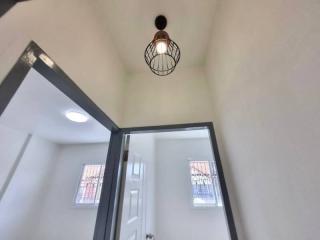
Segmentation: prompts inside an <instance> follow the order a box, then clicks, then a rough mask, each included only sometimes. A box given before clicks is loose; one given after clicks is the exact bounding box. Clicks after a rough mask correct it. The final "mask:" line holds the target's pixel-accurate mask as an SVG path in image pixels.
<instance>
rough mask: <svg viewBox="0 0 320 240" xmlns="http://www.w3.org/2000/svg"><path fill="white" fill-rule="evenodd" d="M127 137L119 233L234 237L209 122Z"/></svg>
mask: <svg viewBox="0 0 320 240" xmlns="http://www.w3.org/2000/svg"><path fill="white" fill-rule="evenodd" d="M125 139H126V145H127V147H126V148H127V149H126V152H127V154H126V155H124V156H125V158H124V163H123V170H122V189H121V196H120V205H119V208H118V209H119V210H118V224H117V226H118V229H117V233H116V235H117V237H116V239H120V240H127V239H130V240H137V239H166V240H174V239H185V240H188V239H190V240H196V239H206V238H208V237H209V236H212V237H213V238H214V239H220V240H229V239H230V236H229V233H228V226H227V218H226V214H225V210H224V204H223V200H222V194H221V187H220V181H219V176H218V172H217V165H216V159H215V157H214V155H213V149H212V144H211V140H210V134H209V130H208V128H206V127H200V128H197V129H179V130H175V131H169V132H168V131H166V130H165V129H164V130H163V131H161V132H158V131H155V132H147V133H144V132H139V133H129V134H125Z"/></svg>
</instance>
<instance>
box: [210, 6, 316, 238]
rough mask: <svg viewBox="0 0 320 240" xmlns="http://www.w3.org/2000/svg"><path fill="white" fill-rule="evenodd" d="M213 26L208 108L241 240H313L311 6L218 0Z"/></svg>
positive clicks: (313, 38)
mask: <svg viewBox="0 0 320 240" xmlns="http://www.w3.org/2000/svg"><path fill="white" fill-rule="evenodd" d="M213 22H214V32H213V34H212V42H211V51H210V57H209V59H208V62H207V72H208V80H209V82H210V85H211V92H212V98H213V102H212V103H213V105H212V107H211V108H212V109H214V122H215V124H216V128H217V134H218V138H219V145H220V152H221V153H223V154H222V155H223V156H222V159H223V165H224V167H225V170H226V173H227V174H226V177H227V182H228V184H229V187H232V191H230V193H231V195H232V200H233V206H234V207H235V206H237V205H238V206H239V211H238V212H237V214H236V219H237V222H238V223H240V222H241V223H242V224H243V229H244V230H245V231H243V232H241V236H240V239H245V240H256V239H259V240H270V239H277V240H287V239H291V240H300V239H316V238H317V236H318V235H319V234H320V225H319V220H318V218H319V214H320V210H319V209H320V208H319V199H320V195H319V193H320V185H319V181H320V175H319V173H318V172H319V171H318V170H319V168H320V162H319V154H320V150H319V143H320V128H319V122H320V104H319V103H320V94H319V88H320V81H319V75H320V45H319V42H320V24H319V22H320V2H319V1H314V0H306V1H301V0H291V1H277V0H269V1H256V0H240V1H232V0H223V1H219V3H218V6H217V10H216V15H215V18H214V19H213ZM231 176H232V177H231ZM231 182H233V183H234V185H233V186H230V183H231ZM241 227H242V226H241V225H239V224H238V230H239V231H240V230H241Z"/></svg>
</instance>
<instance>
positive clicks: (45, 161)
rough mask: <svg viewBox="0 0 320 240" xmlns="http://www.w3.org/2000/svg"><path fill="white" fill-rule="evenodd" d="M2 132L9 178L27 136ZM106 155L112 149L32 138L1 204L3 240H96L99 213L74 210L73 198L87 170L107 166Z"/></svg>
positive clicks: (3, 163) (0, 166) (0, 160)
mask: <svg viewBox="0 0 320 240" xmlns="http://www.w3.org/2000/svg"><path fill="white" fill-rule="evenodd" d="M0 131H1V135H0V136H1V139H2V138H4V137H6V138H5V141H1V146H0V147H1V149H2V150H3V151H1V155H0V163H1V164H0V169H1V174H2V175H4V174H3V173H4V170H6V169H9V170H8V171H11V168H12V165H13V164H14V162H15V161H16V159H15V158H16V155H18V153H19V152H20V148H21V145H23V143H24V140H25V139H26V134H23V133H21V132H18V131H16V130H13V129H8V128H6V127H4V126H2V125H1V126H0ZM9 140H10V141H9ZM11 140H12V141H15V144H16V145H15V144H13V142H12V141H11ZM9 150H10V151H9ZM107 151H108V144H107V143H101V144H77V145H57V144H55V143H52V142H50V141H48V140H45V139H43V138H41V137H38V136H32V138H31V140H30V141H29V143H28V145H27V147H26V149H25V152H24V154H23V155H22V157H21V160H20V161H19V164H18V165H17V168H16V170H15V172H14V174H13V176H12V178H11V181H10V182H9V184H8V187H7V189H6V191H5V192H4V194H3V197H2V199H0V239H7V240H17V239H26V240H31V239H32V240H37V239H39V240H43V239H46V240H50V239H52V240H53V239H62V240H69V239H79V240H81V239H83V240H87V239H92V237H93V231H94V226H95V221H96V214H97V208H94V207H92V208H79V207H75V205H74V197H75V194H76V191H77V187H78V183H79V180H80V176H81V173H82V167H83V164H85V163H105V160H106V156H107ZM8 160H11V161H8ZM2 175H1V176H2ZM4 177H7V178H8V174H7V175H6V176H3V178H4ZM6 180H7V179H3V182H6Z"/></svg>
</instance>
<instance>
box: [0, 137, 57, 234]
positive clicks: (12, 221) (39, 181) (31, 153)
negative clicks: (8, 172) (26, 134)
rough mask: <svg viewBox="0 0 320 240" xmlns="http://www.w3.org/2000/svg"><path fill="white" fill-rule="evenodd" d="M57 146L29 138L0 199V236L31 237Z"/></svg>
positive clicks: (48, 180)
mask: <svg viewBox="0 0 320 240" xmlns="http://www.w3.org/2000/svg"><path fill="white" fill-rule="evenodd" d="M57 149H58V147H57V145H56V144H53V143H51V142H49V141H46V140H44V139H42V138H39V137H36V136H33V137H32V138H31V140H30V142H29V144H28V146H27V148H26V150H25V153H24V155H23V157H22V159H21V161H20V163H19V165H18V167H17V169H16V171H15V174H14V176H13V177H12V179H11V182H10V184H9V185H8V188H7V189H6V192H5V194H4V195H3V198H2V199H1V202H0V236H1V237H0V238H1V239H7V240H16V239H34V238H33V234H34V231H35V229H36V228H37V227H38V224H39V220H40V219H39V216H40V213H41V206H42V205H43V201H44V197H45V193H46V192H47V187H48V185H49V184H50V175H51V169H52V166H53V163H54V156H55V154H56V153H57ZM1 162H2V159H1Z"/></svg>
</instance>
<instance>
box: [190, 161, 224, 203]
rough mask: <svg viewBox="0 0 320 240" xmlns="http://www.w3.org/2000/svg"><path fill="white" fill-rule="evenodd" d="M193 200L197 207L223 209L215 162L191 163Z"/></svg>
mask: <svg viewBox="0 0 320 240" xmlns="http://www.w3.org/2000/svg"><path fill="white" fill-rule="evenodd" d="M189 164H190V175H191V184H192V200H193V206H195V207H222V198H221V192H220V187H219V180H218V174H217V170H216V166H215V163H214V162H213V161H190V163H189Z"/></svg>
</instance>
